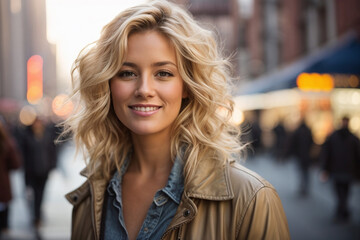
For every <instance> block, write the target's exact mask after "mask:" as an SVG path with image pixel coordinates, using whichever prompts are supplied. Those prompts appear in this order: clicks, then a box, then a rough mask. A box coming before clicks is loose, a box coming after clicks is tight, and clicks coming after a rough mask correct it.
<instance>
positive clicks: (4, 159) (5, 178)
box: [0, 119, 21, 236]
mask: <svg viewBox="0 0 360 240" xmlns="http://www.w3.org/2000/svg"><path fill="white" fill-rule="evenodd" d="M20 165H21V163H20V157H19V154H18V152H17V149H16V145H15V142H14V140H13V139H12V137H11V136H10V135H9V134H8V132H7V130H6V129H5V126H4V124H3V123H2V122H1V119H0V230H1V232H4V231H6V230H7V229H8V227H9V225H8V214H9V203H10V201H11V199H12V192H11V182H10V177H9V173H10V171H11V170H14V169H18V168H19V167H20ZM1 232H0V236H1Z"/></svg>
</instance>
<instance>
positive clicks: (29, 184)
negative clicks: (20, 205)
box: [23, 118, 57, 227]
mask: <svg viewBox="0 0 360 240" xmlns="http://www.w3.org/2000/svg"><path fill="white" fill-rule="evenodd" d="M51 129H53V128H51ZM23 148H24V149H23V158H24V172H25V185H26V188H27V193H28V194H27V197H28V200H29V203H30V206H31V209H32V213H33V223H34V225H35V227H39V225H40V223H41V206H42V201H43V197H44V190H45V185H46V182H47V179H48V176H49V173H50V171H51V170H52V169H53V168H55V166H56V160H57V159H56V156H57V155H56V152H55V148H54V134H53V132H52V131H50V130H49V128H47V125H46V123H45V121H44V120H43V119H40V118H37V119H36V120H35V121H34V123H33V124H32V125H31V126H29V127H28V128H27V129H26V131H25V134H24V139H23Z"/></svg>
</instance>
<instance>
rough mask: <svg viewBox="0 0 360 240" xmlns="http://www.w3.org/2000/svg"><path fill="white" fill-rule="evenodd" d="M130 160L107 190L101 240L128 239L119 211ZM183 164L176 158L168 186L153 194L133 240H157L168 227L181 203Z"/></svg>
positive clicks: (112, 180) (117, 173)
mask: <svg viewBox="0 0 360 240" xmlns="http://www.w3.org/2000/svg"><path fill="white" fill-rule="evenodd" d="M129 162H130V161H129V158H127V160H126V161H125V163H124V164H123V166H122V168H121V172H120V173H119V172H116V173H115V174H114V176H113V178H112V179H111V180H110V182H109V185H108V187H107V192H108V198H107V205H106V216H105V226H104V239H105V240H109V239H119V240H122V239H123V240H128V239H129V237H128V233H127V230H126V227H125V221H124V215H123V210H122V196H121V193H122V191H121V181H122V176H123V175H124V174H125V172H126V170H127V167H128V166H129ZM182 172H183V163H182V160H181V159H179V158H178V157H176V159H175V162H174V165H173V167H172V169H171V172H170V175H169V178H168V182H167V185H166V186H165V187H164V188H163V189H161V190H159V191H157V192H156V194H155V196H154V199H153V202H152V204H151V206H150V208H149V210H148V212H147V215H146V217H145V220H144V222H143V224H142V226H141V229H140V231H139V233H138V236H137V238H136V239H160V238H161V237H162V235H163V234H164V233H165V230H166V228H167V227H168V226H169V224H170V222H171V220H172V218H173V217H174V215H175V213H176V210H177V208H178V206H179V204H180V200H181V195H182V193H183V190H184V179H183V174H182Z"/></svg>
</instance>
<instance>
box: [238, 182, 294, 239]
mask: <svg viewBox="0 0 360 240" xmlns="http://www.w3.org/2000/svg"><path fill="white" fill-rule="evenodd" d="M237 239H255V240H256V239H280V240H282V239H290V233H289V227H288V223H287V219H286V216H285V212H284V209H283V207H282V204H281V201H280V198H279V196H278V194H277V192H276V190H275V189H274V188H271V187H263V188H261V189H260V190H259V191H258V192H257V193H256V194H255V196H254V198H253V199H252V200H251V202H250V204H249V206H248V209H247V210H246V213H245V215H244V219H243V221H242V224H241V226H240V230H239V234H238V238H237Z"/></svg>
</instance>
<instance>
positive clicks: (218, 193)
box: [184, 161, 234, 201]
mask: <svg viewBox="0 0 360 240" xmlns="http://www.w3.org/2000/svg"><path fill="white" fill-rule="evenodd" d="M230 164H231V162H228V161H227V162H226V163H225V164H223V165H221V166H216V165H215V164H211V163H209V162H207V161H202V162H201V163H200V164H199V166H198V168H197V170H196V173H195V174H194V176H193V177H192V178H191V179H190V180H189V182H188V183H187V184H186V185H185V190H184V191H185V193H186V194H187V196H188V197H193V198H199V199H206V200H215V201H216V200H217V201H221V200H230V199H233V198H234V192H233V189H232V187H231V182H230V176H229V175H230V173H229V169H230Z"/></svg>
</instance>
